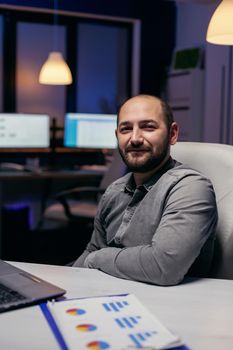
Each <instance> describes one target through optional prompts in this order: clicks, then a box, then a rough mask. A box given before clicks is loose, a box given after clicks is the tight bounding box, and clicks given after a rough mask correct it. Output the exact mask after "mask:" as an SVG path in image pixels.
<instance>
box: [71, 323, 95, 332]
mask: <svg viewBox="0 0 233 350" xmlns="http://www.w3.org/2000/svg"><path fill="white" fill-rule="evenodd" d="M76 329H77V331H79V332H93V331H95V330H96V329H97V327H96V326H95V325H94V324H79V325H78V326H76Z"/></svg>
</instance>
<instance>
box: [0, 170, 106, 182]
mask: <svg viewBox="0 0 233 350" xmlns="http://www.w3.org/2000/svg"><path fill="white" fill-rule="evenodd" d="M104 173H105V171H104V170H92V169H90V170H83V169H80V170H72V169H71V170H69V169H60V170H42V171H35V172H33V171H11V170H9V171H5V170H4V171H0V181H2V180H13V181H15V180H40V179H42V180H43V179H73V178H75V177H78V178H79V179H80V178H82V177H83V178H86V177H93V176H96V177H98V178H99V179H100V178H101V177H102V176H103V175H104Z"/></svg>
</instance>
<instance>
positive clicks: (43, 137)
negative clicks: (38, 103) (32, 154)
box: [0, 113, 50, 148]
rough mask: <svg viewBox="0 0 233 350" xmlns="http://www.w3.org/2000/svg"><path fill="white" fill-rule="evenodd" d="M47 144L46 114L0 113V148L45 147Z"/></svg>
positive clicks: (48, 132)
mask: <svg viewBox="0 0 233 350" xmlns="http://www.w3.org/2000/svg"><path fill="white" fill-rule="evenodd" d="M49 146H50V120H49V116H48V115H45V114H22V113H0V147H1V148H47V147H49Z"/></svg>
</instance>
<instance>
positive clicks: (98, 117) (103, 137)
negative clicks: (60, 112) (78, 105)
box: [64, 113, 117, 149]
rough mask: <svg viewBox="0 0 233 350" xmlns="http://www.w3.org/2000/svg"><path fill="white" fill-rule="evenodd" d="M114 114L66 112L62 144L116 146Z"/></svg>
mask: <svg viewBox="0 0 233 350" xmlns="http://www.w3.org/2000/svg"><path fill="white" fill-rule="evenodd" d="M116 125H117V116H116V115H115V114H87V113H67V114H66V115H65V127H64V146H65V147H78V148H93V149H113V148H116V147H117V141H116V136H115V129H116Z"/></svg>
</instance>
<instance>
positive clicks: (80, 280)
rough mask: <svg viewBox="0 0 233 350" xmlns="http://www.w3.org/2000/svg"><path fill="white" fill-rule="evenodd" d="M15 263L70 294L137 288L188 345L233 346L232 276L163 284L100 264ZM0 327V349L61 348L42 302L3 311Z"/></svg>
mask: <svg viewBox="0 0 233 350" xmlns="http://www.w3.org/2000/svg"><path fill="white" fill-rule="evenodd" d="M15 265H16V266H18V267H20V268H23V269H25V270H27V271H28V272H30V273H33V274H35V275H37V276H39V277H41V278H44V279H47V280H48V281H50V282H52V283H55V284H57V285H58V286H61V287H62V288H65V289H66V290H67V295H66V296H67V297H68V298H75V297H86V296H96V295H109V294H120V293H133V294H135V295H136V296H137V297H138V299H139V300H140V301H141V302H142V303H143V304H144V305H145V306H146V307H147V308H148V309H149V310H150V311H151V312H152V313H154V314H155V316H157V317H158V318H159V319H160V320H161V322H162V323H163V324H164V325H165V326H166V327H167V328H168V329H169V330H170V331H172V332H174V333H175V334H177V335H179V336H180V337H181V338H182V339H183V341H184V343H185V344H186V345H187V346H188V347H189V348H190V349H192V350H219V349H224V350H230V349H233V332H232V324H233V302H232V295H233V281H230V280H217V279H216V280H215V279H207V278H206V279H205V278H203V279H192V280H191V279H190V280H189V282H187V283H185V284H181V285H178V286H174V287H159V286H153V285H148V284H145V283H138V282H133V281H127V280H122V279H118V278H115V277H112V276H109V275H107V274H104V273H102V272H100V271H98V270H91V269H78V268H71V267H60V266H59V267H58V266H51V265H37V264H24V263H15ZM0 329H1V332H0V348H1V349H4V350H5V349H14V350H31V349H33V350H50V349H51V350H56V349H59V347H58V346H57V344H56V342H55V340H54V338H53V335H52V333H51V332H50V330H49V328H48V326H47V325H46V322H45V320H44V319H43V316H42V315H41V313H40V310H39V308H38V307H30V308H26V309H22V310H17V311H11V312H8V313H5V314H0Z"/></svg>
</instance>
